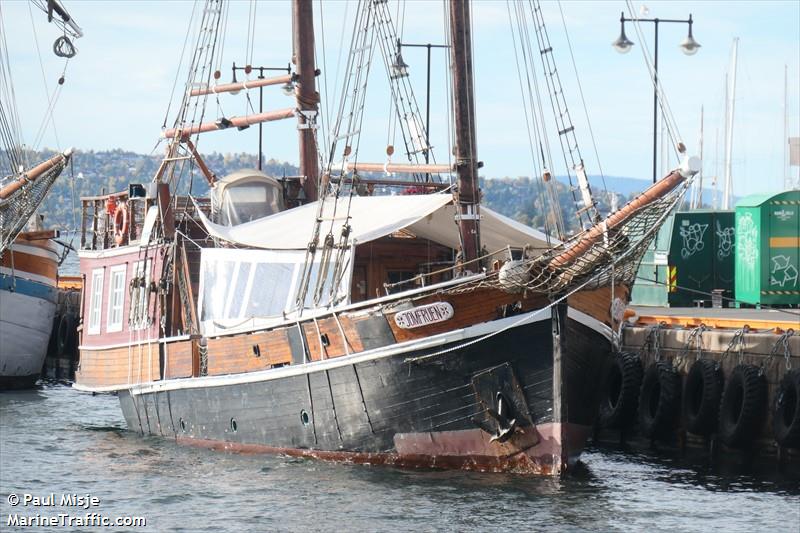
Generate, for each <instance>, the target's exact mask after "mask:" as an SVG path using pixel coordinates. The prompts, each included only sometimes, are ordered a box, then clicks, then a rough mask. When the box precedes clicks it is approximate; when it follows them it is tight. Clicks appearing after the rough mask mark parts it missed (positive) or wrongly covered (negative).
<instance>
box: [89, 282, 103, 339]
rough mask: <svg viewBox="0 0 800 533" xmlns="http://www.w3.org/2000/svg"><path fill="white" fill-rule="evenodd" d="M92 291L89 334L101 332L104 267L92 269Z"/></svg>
mask: <svg viewBox="0 0 800 533" xmlns="http://www.w3.org/2000/svg"><path fill="white" fill-rule="evenodd" d="M91 288H92V292H91V299H90V303H89V328H88V333H89V335H97V334H98V333H100V315H101V309H102V305H103V269H102V268H98V269H96V270H92V285H91Z"/></svg>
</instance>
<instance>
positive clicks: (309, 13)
mask: <svg viewBox="0 0 800 533" xmlns="http://www.w3.org/2000/svg"><path fill="white" fill-rule="evenodd" d="M311 2H312V0H292V27H293V30H294V31H293V34H294V37H293V38H294V57H293V62H294V64H295V69H296V71H297V77H296V81H297V86H296V88H295V97H296V99H297V109H298V111H299V113H298V117H297V127H298V130H299V136H300V175H301V176H303V177H304V181H303V190H304V191H305V194H306V198H307V199H308V201H310V202H311V201H314V200H316V199H317V179H318V178H319V163H318V162H317V161H318V160H317V144H316V139H315V136H314V129H313V128H315V127H316V121H314V120H312V121H309V118H311V117H314V116H316V114H317V112H318V110H319V105H318V103H319V94H318V93H317V89H316V75H317V74H316V67H315V66H314V11H313V6H312V4H311Z"/></svg>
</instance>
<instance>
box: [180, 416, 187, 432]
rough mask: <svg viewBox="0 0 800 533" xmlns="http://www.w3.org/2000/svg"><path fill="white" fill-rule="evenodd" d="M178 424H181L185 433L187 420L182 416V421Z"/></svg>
mask: <svg viewBox="0 0 800 533" xmlns="http://www.w3.org/2000/svg"><path fill="white" fill-rule="evenodd" d="M178 424H179V425H180V426H181V431H183V432H184V433H185V432H186V420H184V419H183V418H181V419H180V421H179V422H178Z"/></svg>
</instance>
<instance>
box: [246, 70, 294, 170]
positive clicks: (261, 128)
mask: <svg viewBox="0 0 800 533" xmlns="http://www.w3.org/2000/svg"><path fill="white" fill-rule="evenodd" d="M237 70H241V71H242V72H244V73H245V74H250V73H251V72H253V71H254V70H257V71H258V79H260V80H263V79H264V71H270V70H273V71H274V70H277V71H286V73H287V74H291V73H292V65H291V63H290V64H287V65H286V66H285V67H254V66H252V65H246V66H244V67H237V66H236V63H234V64H233V66H232V67H231V72H232V74H233V80H232V82H233V83H236V81H237V80H236V71H237ZM291 84H292V82H289V83H287V84H286V85H284V86H283V92H284V93H285V94H287V95H289V96H291V95H292V94H293V93H294V88H293V87H291ZM287 86H290V87H288V88H287ZM237 92H238V91H237ZM234 94H235V93H234ZM258 112H259V113H263V112H264V87H263V86H261V87H259V88H258ZM263 134H264V124H263V123H262V122H259V123H258V170H261V160H262V159H263V158H264V157H263V155H262V139H263Z"/></svg>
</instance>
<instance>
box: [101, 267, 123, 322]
mask: <svg viewBox="0 0 800 533" xmlns="http://www.w3.org/2000/svg"><path fill="white" fill-rule="evenodd" d="M127 273H128V265H127V264H125V265H117V266H114V267H111V268H110V269H109V276H108V307H107V311H106V333H116V332H118V331H122V322H123V319H124V317H125V282H126V281H127V279H128V276H127ZM120 274H121V275H122V286H121V287H120V301H119V319H118V320H117V321H113V322H112V318H113V313H114V312H115V306H114V292H115V291H114V281H115V280H116V279H117V278H118V277H119V275H120Z"/></svg>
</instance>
